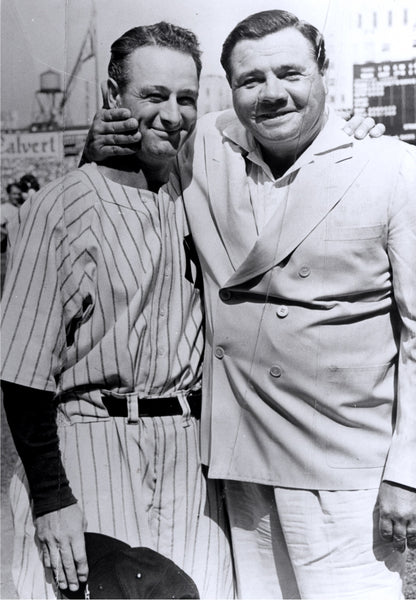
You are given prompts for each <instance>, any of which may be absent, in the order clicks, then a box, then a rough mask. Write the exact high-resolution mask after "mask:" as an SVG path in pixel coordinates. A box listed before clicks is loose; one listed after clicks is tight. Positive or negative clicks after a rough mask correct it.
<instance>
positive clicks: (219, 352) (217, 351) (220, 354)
mask: <svg viewBox="0 0 416 600" xmlns="http://www.w3.org/2000/svg"><path fill="white" fill-rule="evenodd" d="M215 356H216V357H217V358H219V359H221V358H224V348H221V346H217V347H216V348H215Z"/></svg>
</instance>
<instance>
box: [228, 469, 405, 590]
mask: <svg viewBox="0 0 416 600" xmlns="http://www.w3.org/2000/svg"><path fill="white" fill-rule="evenodd" d="M377 493H378V490H372V489H371V490H357V491H335V492H330V491H311V490H296V489H288V488H274V487H272V486H267V485H258V484H253V483H244V482H236V481H227V482H226V483H225V495H226V502H227V509H228V512H229V519H230V529H231V539H232V545H233V556H234V566H235V572H236V585H237V596H238V598H262V599H265V598H306V599H319V600H323V599H331V600H339V599H344V598H345V599H349V600H353V599H354V600H399V599H400V598H402V597H403V596H402V575H403V572H404V568H405V555H404V554H401V553H399V552H395V551H394V550H393V547H392V545H391V544H390V543H385V542H384V541H383V540H382V539H381V538H380V535H379V532H378V510H377V506H376V502H377Z"/></svg>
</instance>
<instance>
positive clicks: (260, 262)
mask: <svg viewBox="0 0 416 600" xmlns="http://www.w3.org/2000/svg"><path fill="white" fill-rule="evenodd" d="M367 162H368V159H363V158H353V157H352V151H351V147H347V148H345V147H344V148H341V149H339V150H338V151H333V152H330V153H328V154H324V155H321V156H315V157H314V161H313V162H312V163H309V164H307V165H305V166H304V167H302V168H301V169H300V170H299V171H297V172H296V171H295V172H294V173H292V174H291V175H288V177H294V180H293V182H292V183H290V185H289V188H288V194H287V196H286V200H285V202H282V204H281V205H280V206H279V207H277V209H276V212H275V213H274V215H273V216H272V218H271V219H270V221H269V222H268V223H267V225H266V226H265V228H264V230H263V231H262V233H261V235H260V237H259V238H258V239H257V241H256V243H255V245H254V247H253V248H252V250H251V251H250V253H249V254H248V255H247V256H246V259H245V260H244V262H243V263H242V264H241V265H240V266H239V268H238V269H237V270H236V272H235V273H234V275H233V276H232V277H231V278H230V279H229V280H228V281H227V283H226V284H225V286H224V287H233V286H237V285H240V284H241V283H243V282H245V281H248V280H249V279H252V278H253V277H257V276H259V275H261V274H263V273H265V272H266V271H268V270H269V269H271V268H272V267H274V266H275V265H277V264H279V263H280V262H281V261H283V260H284V259H285V258H287V257H288V256H289V254H290V253H291V252H293V250H294V249H295V248H296V247H297V246H299V244H300V243H301V242H302V241H303V240H304V239H305V238H306V237H307V236H308V235H309V234H310V233H311V232H312V231H313V230H314V229H315V227H317V225H319V223H321V222H322V220H323V219H325V217H326V215H327V214H328V213H329V212H330V211H331V210H332V209H333V208H334V206H336V204H338V202H339V201H340V200H341V198H342V197H343V196H344V195H345V193H346V192H347V190H348V188H349V187H350V186H351V185H352V184H353V183H354V181H355V179H356V178H357V177H358V176H359V174H360V173H361V171H362V170H363V169H364V167H365V165H366V163H367Z"/></svg>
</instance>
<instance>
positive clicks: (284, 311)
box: [276, 304, 289, 319]
mask: <svg viewBox="0 0 416 600" xmlns="http://www.w3.org/2000/svg"><path fill="white" fill-rule="evenodd" d="M276 314H277V316H278V317H280V318H281V319H284V318H285V317H287V315H288V314H289V309H288V307H287V306H285V305H284V304H282V305H281V306H278V308H277V310H276Z"/></svg>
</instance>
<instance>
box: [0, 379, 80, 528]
mask: <svg viewBox="0 0 416 600" xmlns="http://www.w3.org/2000/svg"><path fill="white" fill-rule="evenodd" d="M2 391H3V401H4V408H5V411H6V416H7V421H8V423H9V427H10V431H11V433H12V437H13V440H14V443H15V446H16V450H17V452H18V454H19V456H20V458H21V461H22V463H23V466H24V468H25V472H26V477H27V480H28V483H29V489H30V494H31V497H32V500H33V510H34V514H35V517H40V516H42V515H44V514H46V513H49V512H52V511H55V510H59V509H60V508H65V507H66V506H70V505H71V504H75V502H76V501H77V500H76V498H75V497H74V495H73V494H72V490H71V487H70V485H69V482H68V479H67V477H66V474H65V470H64V467H63V465H62V461H61V454H60V451H59V438H58V432H57V425H56V409H55V406H54V394H51V393H50V392H45V391H41V390H35V389H33V388H27V387H23V386H21V385H17V384H15V383H9V382H6V381H3V382H2Z"/></svg>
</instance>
